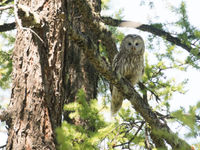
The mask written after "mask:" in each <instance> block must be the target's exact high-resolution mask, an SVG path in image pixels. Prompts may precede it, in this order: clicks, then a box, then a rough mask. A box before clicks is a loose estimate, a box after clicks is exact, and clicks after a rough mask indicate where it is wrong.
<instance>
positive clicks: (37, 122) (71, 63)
mask: <svg viewBox="0 0 200 150" xmlns="http://www.w3.org/2000/svg"><path fill="white" fill-rule="evenodd" d="M91 2H92V5H93V7H94V10H95V11H97V12H100V0H94V1H91ZM18 4H20V5H23V6H26V7H29V8H30V10H31V11H30V12H34V13H35V12H36V13H37V14H39V18H40V21H41V22H40V27H38V26H37V27H36V26H35V27H34V25H33V27H32V28H31V30H30V26H31V24H30V22H29V21H28V20H29V19H27V18H23V16H20V15H21V14H20V13H19V9H18V15H19V19H20V20H22V26H24V25H26V27H27V26H28V27H27V28H29V29H27V28H22V27H20V26H21V24H20V22H19V20H17V23H18V26H17V37H16V43H15V48H14V51H13V84H12V85H13V86H12V95H11V101H10V104H9V108H8V109H9V110H10V112H11V118H10V119H9V120H8V119H7V124H8V127H9V129H8V142H7V150H21V149H28V150H32V149H37V150H41V149H51V150H52V149H56V139H55V137H56V136H55V129H56V127H58V126H60V124H61V118H62V113H63V104H64V103H69V102H72V101H75V100H76V96H75V95H76V93H77V91H78V90H79V89H80V88H83V89H84V90H85V92H86V97H87V100H90V99H92V98H96V95H97V81H98V75H97V73H96V71H95V69H94V67H93V66H92V65H91V64H90V63H89V61H88V60H87V58H86V57H85V56H84V54H83V52H82V50H81V49H80V48H78V46H77V45H76V44H75V43H73V42H71V41H70V36H69V35H68V33H67V32H66V31H68V30H67V26H66V24H65V23H66V20H65V19H66V18H67V21H68V22H69V24H70V25H72V26H74V27H76V28H77V29H78V30H80V31H81V32H86V33H88V34H90V33H89V32H90V31H89V30H87V28H86V27H85V25H84V23H81V22H80V21H79V17H81V16H80V14H79V13H77V9H78V8H77V7H76V6H75V5H74V4H73V0H66V1H62V0H58V1H41V0H34V1H33V0H32V1H28V0H25V1H22V0H19V2H18ZM22 14H23V12H22ZM24 14H26V13H24ZM63 14H64V15H63ZM30 16H31V15H30ZM30 16H29V17H30ZM63 16H67V17H66V18H63ZM26 17H27V16H26ZM26 21H27V22H26ZM33 22H34V21H33ZM96 41H97V40H96ZM64 117H65V119H66V120H67V119H68V116H67V115H65V116H64Z"/></svg>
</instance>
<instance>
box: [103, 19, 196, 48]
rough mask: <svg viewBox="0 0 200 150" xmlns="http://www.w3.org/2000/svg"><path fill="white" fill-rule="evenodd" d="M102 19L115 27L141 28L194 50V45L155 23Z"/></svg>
mask: <svg viewBox="0 0 200 150" xmlns="http://www.w3.org/2000/svg"><path fill="white" fill-rule="evenodd" d="M102 19H103V22H104V23H105V24H107V25H111V26H115V27H128V28H136V29H139V30H142V31H147V32H150V33H152V34H154V35H157V36H160V37H162V38H165V39H166V40H167V41H169V42H171V43H173V44H175V45H178V46H180V47H182V48H184V49H185V50H187V51H188V52H191V50H192V47H191V46H190V45H186V44H184V43H182V42H181V40H180V39H179V38H177V37H174V36H172V35H171V34H170V33H168V32H165V31H163V30H161V29H158V28H156V27H154V26H153V25H147V24H141V23H138V22H133V21H126V20H117V19H113V18H111V17H102Z"/></svg>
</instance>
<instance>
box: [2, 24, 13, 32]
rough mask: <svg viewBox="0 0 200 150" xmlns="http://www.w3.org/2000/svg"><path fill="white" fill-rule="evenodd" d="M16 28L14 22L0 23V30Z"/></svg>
mask: <svg viewBox="0 0 200 150" xmlns="http://www.w3.org/2000/svg"><path fill="white" fill-rule="evenodd" d="M15 28H16V23H15V22H12V23H4V24H3V25H0V32H6V31H10V30H14V29H15Z"/></svg>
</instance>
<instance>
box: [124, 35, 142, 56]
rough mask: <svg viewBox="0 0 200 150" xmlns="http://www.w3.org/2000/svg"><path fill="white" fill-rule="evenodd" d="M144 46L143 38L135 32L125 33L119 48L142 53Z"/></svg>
mask: <svg viewBox="0 0 200 150" xmlns="http://www.w3.org/2000/svg"><path fill="white" fill-rule="evenodd" d="M144 48H145V47H144V41H143V39H142V38H141V37H140V36H139V35H136V34H129V35H127V36H126V37H125V38H124V40H123V41H122V44H121V50H125V51H128V52H130V53H134V54H143V53H144Z"/></svg>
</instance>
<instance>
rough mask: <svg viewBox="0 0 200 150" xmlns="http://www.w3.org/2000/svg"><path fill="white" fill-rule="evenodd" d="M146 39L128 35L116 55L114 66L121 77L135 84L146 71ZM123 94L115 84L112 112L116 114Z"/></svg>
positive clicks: (114, 69)
mask: <svg viewBox="0 0 200 150" xmlns="http://www.w3.org/2000/svg"><path fill="white" fill-rule="evenodd" d="M144 50H145V46H144V41H143V39H142V37H141V36H139V35H136V34H129V35H127V36H126V37H125V38H124V39H123V40H122V43H121V46H120V51H119V53H118V54H116V56H115V57H114V60H113V64H112V68H113V71H115V72H116V74H117V76H118V77H119V78H121V77H124V78H126V79H127V80H129V81H130V82H131V83H132V85H135V84H136V83H137V82H138V81H139V80H140V79H141V77H142V75H143V72H144V56H143V55H144ZM123 99H124V97H123V95H122V93H120V92H119V91H118V89H117V88H116V87H115V86H114V87H113V89H112V100H111V113H112V115H114V114H116V113H117V111H118V110H119V109H120V108H121V105H122V102H123Z"/></svg>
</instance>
